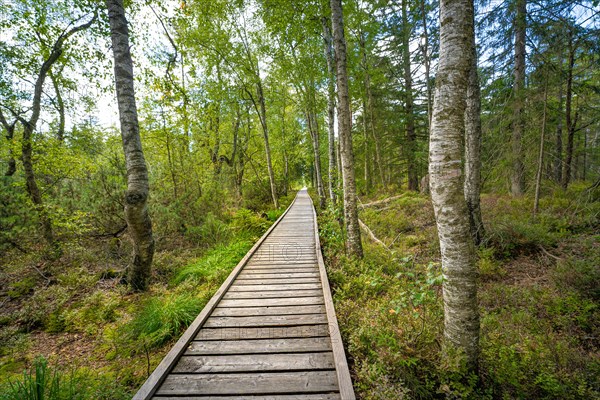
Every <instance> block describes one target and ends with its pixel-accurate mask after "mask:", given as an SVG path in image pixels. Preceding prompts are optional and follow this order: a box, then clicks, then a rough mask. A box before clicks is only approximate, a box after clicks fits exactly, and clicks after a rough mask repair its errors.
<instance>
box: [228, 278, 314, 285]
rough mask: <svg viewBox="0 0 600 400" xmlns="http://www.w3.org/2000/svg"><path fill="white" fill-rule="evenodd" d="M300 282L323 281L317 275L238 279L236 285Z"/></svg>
mask: <svg viewBox="0 0 600 400" xmlns="http://www.w3.org/2000/svg"><path fill="white" fill-rule="evenodd" d="M298 283H321V280H320V279H319V278H318V277H316V278H313V277H308V278H262V279H260V278H254V279H236V280H235V284H236V285H272V284H298Z"/></svg>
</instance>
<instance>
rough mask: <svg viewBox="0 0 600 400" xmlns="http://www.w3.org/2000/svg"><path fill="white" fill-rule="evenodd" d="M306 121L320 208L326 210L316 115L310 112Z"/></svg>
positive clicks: (307, 113)
mask: <svg viewBox="0 0 600 400" xmlns="http://www.w3.org/2000/svg"><path fill="white" fill-rule="evenodd" d="M306 120H307V122H308V131H309V133H310V138H311V142H312V148H313V156H314V168H315V185H316V187H317V194H318V196H319V208H321V209H323V208H325V201H326V200H325V188H324V186H323V178H322V177H321V152H320V150H319V126H318V124H317V118H316V115H315V114H314V113H312V112H310V111H307V112H306Z"/></svg>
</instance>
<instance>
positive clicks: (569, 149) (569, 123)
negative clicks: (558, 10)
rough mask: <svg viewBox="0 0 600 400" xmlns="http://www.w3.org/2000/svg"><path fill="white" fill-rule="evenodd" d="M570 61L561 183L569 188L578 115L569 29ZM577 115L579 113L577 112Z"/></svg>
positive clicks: (572, 47) (573, 55) (573, 53)
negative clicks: (574, 111) (574, 94)
mask: <svg viewBox="0 0 600 400" xmlns="http://www.w3.org/2000/svg"><path fill="white" fill-rule="evenodd" d="M568 48H569V61H568V65H567V89H566V90H567V93H566V99H565V122H566V123H565V125H566V127H567V146H566V148H565V164H564V167H563V172H562V182H561V185H562V187H563V189H567V187H568V186H569V183H570V182H571V168H572V164H573V147H574V141H575V125H577V117H575V118H573V110H572V109H573V67H574V66H575V46H574V45H573V33H572V32H570V31H569V44H568ZM575 115H577V113H575Z"/></svg>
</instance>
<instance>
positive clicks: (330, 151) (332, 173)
mask: <svg viewBox="0 0 600 400" xmlns="http://www.w3.org/2000/svg"><path fill="white" fill-rule="evenodd" d="M321 23H322V25H323V51H324V52H325V60H326V61H327V133H328V135H327V138H328V141H327V155H328V159H329V165H328V169H327V178H328V182H327V188H328V190H329V200H331V203H332V204H335V201H336V198H335V191H334V188H335V185H336V184H335V181H336V179H335V178H336V174H337V172H336V155H335V153H336V152H335V126H334V124H335V80H334V74H335V65H334V60H333V57H334V55H333V44H332V40H333V39H332V37H331V29H330V28H329V22H328V20H327V18H326V17H323V18H322V19H321Z"/></svg>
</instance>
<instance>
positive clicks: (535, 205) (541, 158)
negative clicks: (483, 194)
mask: <svg viewBox="0 0 600 400" xmlns="http://www.w3.org/2000/svg"><path fill="white" fill-rule="evenodd" d="M544 82H545V83H544V111H543V112H542V133H541V134H540V151H539V153H538V168H537V174H536V176H535V198H534V200H533V215H534V216H535V215H536V214H537V212H538V208H539V206H540V187H541V186H542V169H543V168H544V140H546V111H547V109H548V76H547V74H546V79H545V80H544Z"/></svg>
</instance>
